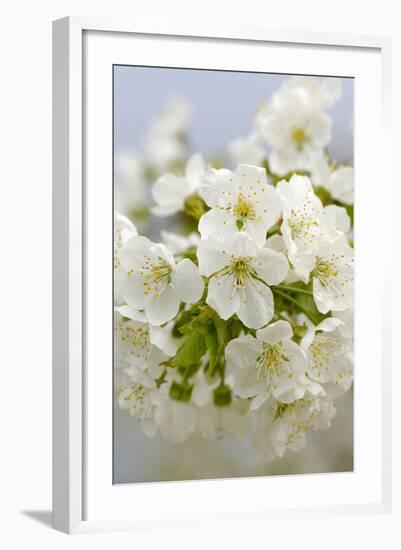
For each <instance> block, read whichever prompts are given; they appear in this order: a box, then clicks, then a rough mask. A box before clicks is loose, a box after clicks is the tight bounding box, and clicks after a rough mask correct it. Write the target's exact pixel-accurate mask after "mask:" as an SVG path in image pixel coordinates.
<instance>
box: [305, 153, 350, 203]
mask: <svg viewBox="0 0 401 550" xmlns="http://www.w3.org/2000/svg"><path fill="white" fill-rule="evenodd" d="M311 179H312V183H313V184H314V185H316V186H321V187H324V188H325V189H327V191H329V193H330V194H331V196H332V197H333V199H335V200H338V201H340V202H342V203H344V204H353V203H354V169H353V168H352V166H335V165H334V166H333V165H330V163H329V161H328V159H327V157H326V155H324V154H322V153H319V154H315V155H312V157H311Z"/></svg>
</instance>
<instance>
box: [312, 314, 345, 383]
mask: <svg viewBox="0 0 401 550" xmlns="http://www.w3.org/2000/svg"><path fill="white" fill-rule="evenodd" d="M342 325H343V322H342V321H340V320H339V319H336V318H334V317H329V318H328V319H324V321H322V322H321V323H320V324H319V325H317V326H315V327H310V329H309V331H308V333H307V334H306V336H305V337H304V338H303V339H302V342H301V347H302V349H303V350H304V351H305V353H306V356H307V368H306V372H307V373H308V376H309V377H310V378H311V379H312V380H314V381H316V382H318V383H321V384H332V385H334V386H336V389H337V390H338V391H339V392H341V393H344V392H346V391H348V389H349V388H350V386H351V383H352V362H351V359H350V355H349V353H348V352H349V349H350V340H349V339H347V338H344V336H343V335H342V333H341V331H340V330H339V327H341V326H342Z"/></svg>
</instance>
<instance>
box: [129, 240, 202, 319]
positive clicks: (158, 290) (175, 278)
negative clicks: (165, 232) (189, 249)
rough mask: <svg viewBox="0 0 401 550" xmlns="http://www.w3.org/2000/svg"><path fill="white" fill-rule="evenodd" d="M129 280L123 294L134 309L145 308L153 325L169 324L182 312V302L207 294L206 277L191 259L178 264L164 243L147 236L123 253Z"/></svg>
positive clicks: (190, 301) (131, 242) (136, 241)
mask: <svg viewBox="0 0 401 550" xmlns="http://www.w3.org/2000/svg"><path fill="white" fill-rule="evenodd" d="M120 258H121V265H122V267H123V268H124V269H125V272H126V275H127V276H126V279H125V281H124V283H123V285H122V289H121V293H122V295H123V297H124V299H125V301H126V302H127V304H128V305H129V306H130V307H132V308H133V309H134V310H139V311H141V310H144V311H145V313H146V317H147V319H148V321H149V323H151V324H152V325H162V324H163V323H166V322H167V321H169V320H170V319H172V318H173V317H175V315H176V314H177V312H178V308H179V306H180V302H181V301H182V302H185V303H195V302H197V301H198V300H199V299H200V297H201V296H202V293H203V280H202V278H201V276H200V275H199V272H198V269H197V267H196V265H195V264H194V263H193V262H191V261H190V260H188V259H183V260H181V261H180V262H178V264H177V263H176V262H175V260H174V257H173V255H172V254H171V252H170V251H169V250H168V249H167V248H166V247H165V246H164V245H163V244H155V243H152V242H151V241H150V240H149V239H147V238H146V237H140V236H136V237H132V238H131V239H129V241H128V242H127V243H126V244H125V245H124V247H123V248H122V250H121V252H120Z"/></svg>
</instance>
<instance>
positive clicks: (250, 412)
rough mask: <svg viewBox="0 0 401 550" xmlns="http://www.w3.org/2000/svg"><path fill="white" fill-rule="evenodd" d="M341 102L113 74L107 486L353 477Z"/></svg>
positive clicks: (344, 94)
mask: <svg viewBox="0 0 401 550" xmlns="http://www.w3.org/2000/svg"><path fill="white" fill-rule="evenodd" d="M353 87H354V82H353V79H352V78H340V77H321V76H314V75H313V76H312V75H311V76H305V75H286V74H270V73H252V72H239V71H217V70H201V69H189V68H188V69H182V68H163V67H142V66H122V65H115V66H114V67H113V161H114V174H113V176H114V182H113V195H114V197H113V209H114V228H113V231H114V246H113V319H114V321H113V338H114V364H113V405H114V409H113V410H114V413H113V414H114V417H113V418H114V421H113V442H114V444H113V479H114V483H116V484H118V483H134V482H157V481H176V480H194V479H213V478H235V477H245V476H267V475H288V474H292V475H294V474H307V473H328V472H347V471H352V470H353V306H354V291H353V290H354V289H353V286H354V259H353V256H354V246H355V243H354V229H353V227H354V169H353V149H354V148H353V111H354V105H353V102H354V95H353V92H354V88H353Z"/></svg>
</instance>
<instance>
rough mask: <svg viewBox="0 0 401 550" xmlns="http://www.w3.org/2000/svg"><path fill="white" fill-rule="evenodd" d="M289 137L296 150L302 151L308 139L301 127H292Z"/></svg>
mask: <svg viewBox="0 0 401 550" xmlns="http://www.w3.org/2000/svg"><path fill="white" fill-rule="evenodd" d="M291 137H292V140H293V142H294V144H295V148H296V149H297V150H298V151H302V149H303V148H304V145H305V143H306V142H307V141H309V137H308V135H307V134H306V132H305V130H304V129H303V128H294V129H293V131H292V134H291Z"/></svg>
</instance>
